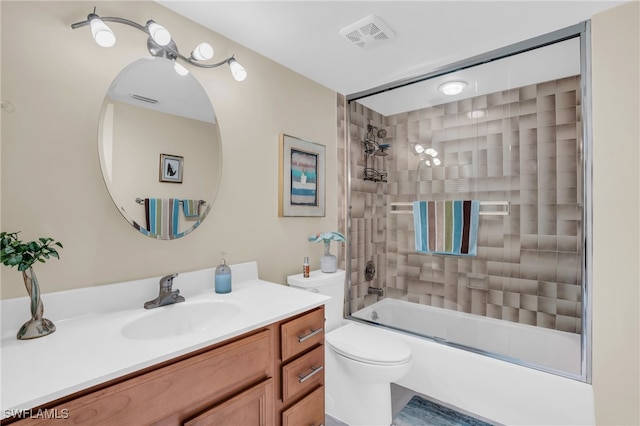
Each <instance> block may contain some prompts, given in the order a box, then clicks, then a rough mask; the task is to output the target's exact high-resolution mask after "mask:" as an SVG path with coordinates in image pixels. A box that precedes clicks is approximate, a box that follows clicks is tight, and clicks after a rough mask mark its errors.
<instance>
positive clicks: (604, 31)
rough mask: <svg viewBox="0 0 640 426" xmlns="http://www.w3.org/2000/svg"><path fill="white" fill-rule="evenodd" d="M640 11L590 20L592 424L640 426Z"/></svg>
mask: <svg viewBox="0 0 640 426" xmlns="http://www.w3.org/2000/svg"><path fill="white" fill-rule="evenodd" d="M639 22H640V7H639V3H638V2H636V1H634V2H631V3H628V4H625V5H623V6H619V7H617V8H614V9H612V10H610V11H607V12H603V13H600V14H598V15H595V16H594V17H593V19H592V40H593V49H592V51H593V68H592V69H593V140H594V162H593V181H594V194H593V201H594V211H593V232H594V236H593V257H594V262H593V274H594V280H593V281H594V282H593V388H594V393H595V404H596V407H595V408H596V421H597V423H598V424H602V425H637V424H640V389H639V387H640V371H639V367H640V350H639V347H638V340H639V337H640V327H639V322H640V319H639V316H638V311H640V289H639V288H640V274H639V269H638V268H639V263H640V262H639V261H640V243H639V241H640V227H639V219H640V197H639V196H640V174H639V170H640V167H639V166H638V164H639V163H640V150H639V149H638V148H639V141H640V131H639V126H640V124H639V119H638V117H640V108H639V105H638V102H639V101H638V100H639V99H640V87H639V80H640V67H639V63H640V41H639V40H640V31H639Z"/></svg>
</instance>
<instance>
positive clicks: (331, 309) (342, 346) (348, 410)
mask: <svg viewBox="0 0 640 426" xmlns="http://www.w3.org/2000/svg"><path fill="white" fill-rule="evenodd" d="M344 279H345V272H344V271H342V270H338V271H337V272H335V273H322V272H321V271H312V272H311V273H310V276H309V278H304V277H303V275H302V274H298V275H292V276H290V277H288V278H287V282H288V284H289V286H291V287H295V288H299V289H303V290H307V291H313V292H316V293H321V294H325V295H327V296H330V297H331V299H330V300H329V301H327V303H326V304H325V315H326V333H325V412H326V413H327V414H328V415H330V416H331V417H334V418H335V419H337V420H340V421H342V422H344V423H346V424H348V425H350V426H360V425H361V426H377V425H384V426H389V425H390V424H391V421H392V414H391V382H393V381H397V380H398V379H400V378H401V377H402V376H404V375H405V374H407V372H408V371H409V369H410V367H411V349H410V348H409V346H408V345H407V344H406V343H404V342H403V341H402V340H400V339H398V338H395V337H394V336H392V335H391V334H389V333H384V332H382V331H381V330H378V329H376V328H374V327H371V326H366V325H361V324H357V323H353V322H349V321H345V320H344V318H343V315H342V311H343V303H344Z"/></svg>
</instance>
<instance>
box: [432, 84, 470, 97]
mask: <svg viewBox="0 0 640 426" xmlns="http://www.w3.org/2000/svg"><path fill="white" fill-rule="evenodd" d="M465 87H467V82H466V81H447V82H446V83H442V84H441V85H440V86H438V90H439V91H440V92H442V93H444V94H445V95H447V96H454V95H458V94H460V93H462V91H463V90H464V89H465Z"/></svg>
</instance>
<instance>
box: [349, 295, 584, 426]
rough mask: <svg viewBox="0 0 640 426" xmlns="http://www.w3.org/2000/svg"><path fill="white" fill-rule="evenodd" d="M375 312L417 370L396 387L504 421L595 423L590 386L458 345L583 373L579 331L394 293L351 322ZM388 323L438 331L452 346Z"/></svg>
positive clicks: (430, 333) (355, 315) (419, 331)
mask: <svg viewBox="0 0 640 426" xmlns="http://www.w3.org/2000/svg"><path fill="white" fill-rule="evenodd" d="M374 311H375V315H376V316H377V320H376V321H375V322H376V323H378V324H381V325H384V326H386V327H378V328H379V329H380V330H381V331H383V332H385V333H393V334H394V335H395V336H399V337H400V338H402V339H403V340H404V341H406V342H407V343H408V344H409V346H410V347H411V350H412V355H413V363H412V368H411V371H409V373H408V374H407V375H406V376H404V377H403V378H402V379H400V380H399V381H398V382H397V384H398V385H400V386H403V387H406V388H409V389H412V390H414V391H415V392H417V393H421V394H424V395H427V396H429V397H431V398H434V399H436V400H439V401H442V402H444V403H446V404H450V405H453V406H455V407H459V408H460V409H462V410H465V411H468V412H471V413H475V414H477V415H479V416H482V417H484V418H487V419H490V420H493V421H495V422H498V423H502V424H508V425H532V424H535V425H593V424H595V414H594V402H593V389H592V387H591V385H590V384H588V383H584V382H581V381H578V380H574V379H570V378H567V377H562V376H560V375H557V374H552V373H550V372H545V371H541V370H539V369H535V368H529V367H527V366H525V365H518V364H515V363H511V362H505V361H504V360H501V359H497V358H494V357H490V356H485V355H484V354H481V353H476V352H473V351H469V350H463V349H460V348H458V347H455V345H462V346H468V347H475V348H477V349H479V350H480V352H482V351H486V352H495V353H500V354H502V356H503V358H506V359H508V358H514V359H518V360H521V361H522V363H523V364H532V365H540V366H544V367H545V368H547V369H548V370H549V371H553V370H556V369H558V370H563V371H568V372H571V373H573V374H575V375H577V376H579V374H580V368H579V366H580V336H579V335H577V334H574V333H565V332H560V331H556V330H548V329H540V328H539V327H533V326H527V325H522V324H516V323H510V322H507V321H500V320H495V319H492V318H485V317H477V316H475V315H470V314H466V313H462V312H456V311H450V310H445V309H441V308H434V307H431V306H424V305H419V304H415V303H410V302H406V301H402V300H394V299H389V298H387V299H384V300H382V301H380V302H377V303H375V304H373V305H371V306H369V307H367V308H365V309H362V310H359V311H357V312H354V313H353V314H352V316H351V318H352V319H351V320H355V321H357V322H360V323H362V321H361V320H364V321H367V322H368V323H370V322H371V321H372V316H373V315H374ZM372 326H374V325H372ZM389 327H392V328H394V329H398V330H405V331H408V332H410V333H416V334H421V335H426V336H437V337H439V338H441V339H443V340H446V341H447V342H449V343H453V344H454V346H449V345H443V344H440V343H439V342H438V341H437V339H436V340H435V341H434V340H430V339H425V338H421V337H418V336H415V335H412V334H409V333H406V332H400V331H396V330H393V329H390V328H389ZM545 348H546V349H545Z"/></svg>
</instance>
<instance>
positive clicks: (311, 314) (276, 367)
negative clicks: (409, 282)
mask: <svg viewBox="0 0 640 426" xmlns="http://www.w3.org/2000/svg"><path fill="white" fill-rule="evenodd" d="M323 327H324V307H319V308H316V309H313V310H310V311H308V312H305V313H303V314H301V315H297V316H294V317H291V318H287V319H285V320H283V321H280V322H277V323H274V324H271V325H269V326H267V327H264V328H261V329H259V330H255V331H252V332H249V333H247V334H244V335H242V336H239V337H237V338H235V339H232V340H229V341H225V342H222V343H219V344H216V345H213V346H210V347H208V348H204V349H201V350H198V351H196V352H194V353H190V354H187V355H184V356H181V357H179V358H176V359H173V360H170V361H167V362H164V363H162V364H159V365H156V366H153V367H149V368H146V369H144V370H142V371H139V372H136V373H133V374H130V375H128V376H125V377H123V378H120V379H116V380H113V381H111V382H108V383H105V384H102V385H99V386H96V387H93V388H91V389H88V390H85V391H82V392H78V393H76V394H73V395H70V396H68V397H65V398H61V399H60V400H57V401H54V402H52V403H50V404H46V405H44V406H43V407H39V408H36V409H33V410H32V412H31V417H30V418H26V419H4V420H2V422H1V423H2V424H3V425H4V424H15V425H19V426H23V425H25V426H26V425H50V424H55V425H62V424H74V425H76V424H77V425H135V426H138V425H150V424H153V425H185V426H201V425H229V426H272V425H290V426H300V425H312V424H315V425H316V426H317V425H320V424H321V423H323V422H324V331H323V330H322V328H323ZM51 417H56V418H51Z"/></svg>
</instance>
